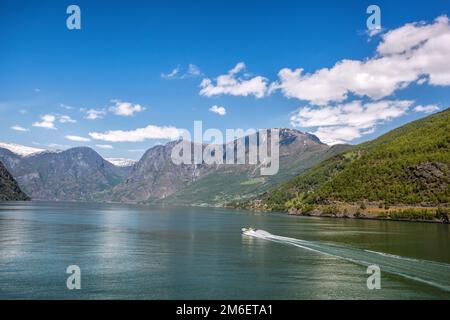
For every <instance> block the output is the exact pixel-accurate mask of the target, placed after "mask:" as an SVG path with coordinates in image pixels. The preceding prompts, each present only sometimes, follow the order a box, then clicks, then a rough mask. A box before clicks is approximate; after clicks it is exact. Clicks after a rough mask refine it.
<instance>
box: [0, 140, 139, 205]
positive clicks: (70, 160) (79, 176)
mask: <svg viewBox="0 0 450 320" xmlns="http://www.w3.org/2000/svg"><path fill="white" fill-rule="evenodd" d="M0 161H2V162H3V163H4V164H5V166H6V167H7V168H8V170H9V171H10V172H11V174H12V175H13V177H14V178H15V179H16V180H17V182H18V183H19V185H20V187H21V188H22V189H23V190H24V191H25V192H26V193H27V194H28V195H29V196H30V197H31V198H32V199H34V200H50V201H61V200H92V199H93V195H94V194H96V193H97V192H101V191H104V190H107V189H110V188H112V187H113V186H115V185H117V184H118V183H120V182H121V181H122V180H123V179H124V178H125V176H127V175H128V173H129V171H130V170H131V167H128V168H124V167H116V166H114V165H113V164H111V163H110V162H108V161H106V160H104V159H103V158H102V157H101V156H100V155H99V154H98V153H96V152H95V151H94V150H92V149H90V148H87V147H78V148H72V149H68V150H66V151H61V152H40V153H34V154H31V155H28V156H21V155H18V154H16V153H14V152H11V151H10V150H8V149H4V148H0Z"/></svg>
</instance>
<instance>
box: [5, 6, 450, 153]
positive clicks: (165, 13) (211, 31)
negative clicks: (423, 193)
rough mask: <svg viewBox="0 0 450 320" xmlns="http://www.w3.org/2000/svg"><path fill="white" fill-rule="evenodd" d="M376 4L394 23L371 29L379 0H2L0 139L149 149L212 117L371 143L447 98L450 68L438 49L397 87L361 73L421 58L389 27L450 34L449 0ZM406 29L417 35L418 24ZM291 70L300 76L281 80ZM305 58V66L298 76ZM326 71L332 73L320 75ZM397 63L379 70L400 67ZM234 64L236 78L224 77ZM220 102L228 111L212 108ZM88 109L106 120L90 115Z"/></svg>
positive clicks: (222, 122)
mask: <svg viewBox="0 0 450 320" xmlns="http://www.w3.org/2000/svg"><path fill="white" fill-rule="evenodd" d="M374 3H375V4H377V5H378V6H379V7H380V8H381V25H382V32H380V33H379V34H377V35H375V36H373V37H370V36H369V35H368V33H367V27H366V20H367V18H368V16H369V15H368V14H366V8H367V7H368V5H370V4H373V3H372V2H368V1H313V2H312V3H306V1H245V2H244V1H230V0H228V1H147V2H145V3H144V2H143V1H74V2H68V1H39V2H38V1H17V0H15V1H9V0H2V1H1V3H0V41H1V50H0V130H1V139H0V140H1V141H3V142H14V143H18V144H24V145H28V146H34V147H41V148H49V147H53V148H68V147H72V146H79V145H87V146H91V147H93V148H94V149H95V150H97V151H98V152H99V153H100V154H102V155H103V156H106V157H126V158H134V159H138V158H139V157H140V156H141V155H142V153H143V150H145V149H148V148H149V147H151V146H153V145H154V144H155V143H163V142H164V141H167V140H165V139H162V138H161V137H164V136H170V134H171V132H172V131H170V130H169V129H170V128H169V129H168V128H165V129H164V128H162V127H173V128H187V129H189V130H192V129H193V121H194V120H202V121H203V126H204V128H205V129H206V128H219V129H221V130H225V129H226V128H244V129H247V128H256V129H257V128H267V127H296V128H298V129H301V130H304V131H309V132H315V133H318V135H319V136H320V135H322V136H320V137H321V138H322V139H323V140H326V142H330V143H331V142H347V143H358V142H361V141H365V140H368V139H372V138H374V137H376V136H378V135H380V134H382V133H384V132H386V131H388V130H390V129H392V128H394V127H397V126H399V125H401V124H404V123H406V122H409V121H411V120H414V119H417V118H420V117H423V116H425V115H426V114H427V112H434V111H436V110H437V108H440V109H443V108H446V107H448V106H449V105H450V90H449V84H448V78H447V77H448V76H449V74H448V73H447V70H448V61H450V59H449V60H447V65H446V66H445V65H442V66H440V65H439V63H441V64H442V62H439V59H436V61H437V62H435V63H434V65H432V64H431V63H429V64H427V65H426V66H425V67H424V66H418V64H412V63H411V65H410V66H408V67H405V70H402V73H403V74H407V73H411V75H410V76H405V77H406V78H403V77H402V78H401V79H400V80H398V82H394V83H393V84H385V83H383V84H382V85H376V86H375V85H373V86H370V88H366V87H365V86H364V88H362V87H361V85H360V84H359V83H356V84H355V83H354V81H353V80H352V79H353V78H356V77H357V74H359V75H360V74H361V73H364V72H367V70H369V71H370V70H376V71H377V72H378V71H379V70H380V68H379V67H378V65H375V66H374V68H373V69H371V67H369V66H368V65H366V64H365V63H364V62H365V61H367V60H371V59H372V60H377V59H379V58H380V57H381V58H382V57H386V56H389V59H391V58H392V55H393V54H394V55H397V56H398V58H397V57H396V58H395V59H398V61H399V63H395V64H394V65H395V66H397V67H398V66H399V65H402V64H403V62H402V61H407V60H408V59H409V56H406V57H405V56H404V54H403V53H399V51H398V52H394V51H395V45H396V43H398V41H397V40H396V39H395V35H393V36H392V37H391V38H392V39H391V38H386V39H384V38H383V37H384V36H386V35H388V34H389V32H390V31H392V30H395V29H399V28H402V27H403V26H404V25H405V24H407V23H414V22H420V21H423V23H424V24H416V25H413V26H414V28H417V32H416V30H415V29H414V30H413V31H414V33H413V34H424V36H425V37H426V39H425V38H424V39H422V42H420V45H424V46H426V44H423V43H424V42H423V40H428V39H431V38H433V39H437V40H436V42H439V41H438V40H439V37H443V36H448V32H447V31H446V29H445V28H446V26H447V25H448V21H444V20H442V19H441V20H440V22H439V23H438V22H436V20H435V19H436V18H438V17H443V16H445V15H447V16H448V15H449V9H450V6H449V5H448V2H447V1H443V0H441V1H433V0H431V1H430V0H428V1H377V2H374ZM70 4H76V5H78V6H79V7H80V9H81V30H68V29H67V27H66V19H67V17H68V16H69V15H68V14H66V8H67V7H68V6H69V5H70ZM424 26H428V27H430V28H431V29H432V30H431V31H430V30H428V29H426V30H425V29H424V28H423V27H424ZM405 30H406V29H405ZM442 30H444V31H442ZM401 32H403V29H401V30H399V32H398V33H401ZM407 37H409V38H407ZM400 38H401V39H407V40H409V39H411V41H415V39H413V38H414V36H413V35H412V34H408V33H407V34H406V36H405V37H404V36H402V37H400ZM383 41H385V42H386V47H389V48H387V49H386V48H384V49H383V50H384V51H383V50H381V49H379V45H380V43H381V42H383ZM441 42H442V41H441ZM434 47H435V46H431V45H430V46H428V47H426V48H422V49H420V48H419V49H420V50H421V51H420V52H413V53H411V54H414V55H415V56H414V57H416V56H418V55H419V54H420V58H421V59H422V57H423V56H424V55H426V54H428V53H429V55H430V56H433V57H434V56H436V54H441V55H443V57H444V58H445V55H446V54H447V56H448V51H447V52H445V50H444V49H445V48H444V49H442V48H441V49H439V48H438V49H433V50H438V51H432V52H430V50H432V49H430V48H434ZM392 48H394V49H392ZM407 49H408V50H410V51H411V50H413V49H414V50H415V47H414V48H412V47H411V48H407ZM393 50H394V51H393ZM439 50H441V51H439ZM402 55H403V56H402ZM392 59H393V58H392ZM402 59H403V60H402ZM405 59H406V60H405ZM346 60H352V61H358V63H359V65H358V66H357V67H355V68H357V70H356V71H355V70H354V69H353V67H352V66H347V65H345V66H343V67H342V70H340V69H339V70H338V69H336V68H334V69H333V66H334V65H335V64H336V63H338V62H342V61H346ZM417 60H419V58H417ZM395 61H397V60H395ZM408 61H409V60H408ZM442 61H445V60H442ZM379 62H380V61H375V62H374V63H375V64H376V63H379ZM239 63H244V64H245V68H244V65H243V64H239ZM408 64H409V62H408ZM436 64H437V65H436ZM405 65H406V63H405ZM236 66H238V68H236V69H235V71H236V72H235V73H230V72H229V71H230V70H232V69H233V68H235V67H236ZM284 68H288V69H285V70H289V72H287V73H286V74H287V75H288V76H289V77H288V78H289V79H288V80H286V79H285V80H284V81H282V80H281V79H280V77H279V72H280V71H281V70H283V69H284ZM298 68H302V69H303V71H302V72H301V75H297V76H292V74H293V73H294V71H295V69H298ZM322 68H327V70H328V71H330V72H329V73H328V71H327V73H326V75H325V76H323V77H322V76H321V75H318V74H316V76H314V73H315V72H317V70H320V69H322ZM436 70H438V71H436ZM391 71H392V68H390V67H387V68H386V71H380V72H385V73H386V74H378V76H379V77H381V78H382V79H385V78H384V77H385V76H386V77H387V78H386V79H389V77H394V76H396V74H397V73H396V72H397V71H395V72H394V75H393V74H392V72H391ZM339 72H342V74H339ZM349 72H355V75H353V74H350V73H349ZM171 73H172V74H171ZM308 74H312V75H313V76H312V77H310V78H308V77H306V78H305V77H304V76H305V75H308ZM221 75H225V77H224V78H223V80H225V81H232V82H233V81H234V83H231V84H230V85H225V86H222V85H220V84H219V83H218V82H217V77H219V76H221ZM227 75H228V76H227ZM346 77H348V79H347V80H345V81H344V83H341V82H340V80H339V81H338V80H336V79H337V78H339V79H343V78H346ZM204 79H209V80H208V81H209V86H208V85H207V82H205V81H204ZM378 79H379V78H378ZM303 80H308V81H307V82H304V81H303ZM249 81H253V82H249ZM367 81H373V83H375V82H376V81H377V80H373V79H372V80H370V79H369V80H367ZM387 82H389V81H387ZM202 83H203V86H202ZM315 84H317V85H318V87H315ZM311 86H313V87H311ZM314 88H316V89H317V88H318V89H317V93H314V90H313V89H314ZM324 88H325V89H326V90H329V91H330V92H329V94H327V93H325V91H326V90H325V89H324ZM336 88H338V89H336ZM202 89H203V90H202ZM339 90H343V91H342V94H341V95H340V96H339V94H337V96H335V94H334V93H335V92H338V91H339ZM390 91H392V92H390ZM386 92H388V93H386ZM376 103H378V104H376ZM213 106H217V107H216V108H215V109H214V110H218V109H219V110H223V109H220V108H219V107H222V108H224V109H225V110H226V111H225V112H226V113H225V114H224V115H221V114H219V113H215V112H211V111H210V109H211V108H212V107H213ZM417 106H420V108H417ZM374 109H377V110H378V111H374ZM88 110H95V111H96V112H97V113H96V115H97V118H96V119H87V118H88V115H89V113H88ZM379 110H381V111H379ZM319 111H320V112H321V113H319ZM90 114H91V118H95V117H93V116H92V114H93V113H92V111H91V113H90ZM49 116H50V117H49ZM333 119H334V120H333ZM355 119H356V120H355ZM358 119H361V120H358ZM328 120H330V122H329V123H327V121H328ZM149 125H151V126H154V127H150V128H148V127H147V126H149ZM12 127H14V128H15V130H14V129H13V128H12ZM146 127H147V130H144V131H142V130H141V131H136V130H138V129H140V128H146ZM21 129H23V130H21ZM117 130H120V132H115V131H117ZM108 131H114V132H115V133H114V132H113V133H114V134H106V133H107V132H108ZM333 133H336V136H335V137H333ZM74 136H76V137H79V138H82V139H84V140H85V141H73V137H74ZM68 137H69V138H68ZM70 137H72V140H70ZM130 137H131V138H130ZM133 137H138V138H133ZM334 138H335V139H334ZM82 139H81V140H82ZM327 139H328V140H327ZM330 139H331V140H333V139H334V140H333V141H331V140H330ZM75 140H80V139H78V138H75ZM113 140H114V141H113ZM140 140H143V141H140Z"/></svg>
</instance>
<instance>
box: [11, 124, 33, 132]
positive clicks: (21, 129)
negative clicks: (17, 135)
mask: <svg viewBox="0 0 450 320" xmlns="http://www.w3.org/2000/svg"><path fill="white" fill-rule="evenodd" d="M11 129H13V130H15V131H21V132H26V131H30V129H27V128H24V127H22V126H19V125H15V126H12V127H11Z"/></svg>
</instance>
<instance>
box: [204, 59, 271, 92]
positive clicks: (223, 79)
mask: <svg viewBox="0 0 450 320" xmlns="http://www.w3.org/2000/svg"><path fill="white" fill-rule="evenodd" d="M244 69H245V64H244V63H243V62H240V63H238V64H237V65H236V66H235V67H234V68H233V69H231V70H230V71H228V72H227V73H226V74H223V75H220V76H218V77H217V78H216V79H215V84H214V81H213V80H211V79H209V78H205V79H203V81H202V82H201V84H200V88H201V90H200V95H202V96H206V97H211V96H215V95H221V94H229V95H232V96H250V95H253V96H255V97H256V98H262V97H263V96H264V95H265V94H266V92H267V79H266V78H264V77H261V76H256V77H253V78H249V77H246V76H245V75H244V77H239V76H238V74H239V73H240V72H241V71H243V70H244Z"/></svg>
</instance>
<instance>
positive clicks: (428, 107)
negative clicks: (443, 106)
mask: <svg viewBox="0 0 450 320" xmlns="http://www.w3.org/2000/svg"><path fill="white" fill-rule="evenodd" d="M438 110H439V107H438V106H437V105H435V104H430V105H426V106H423V105H418V106H416V107H415V108H414V111H415V112H423V113H432V112H435V111H438Z"/></svg>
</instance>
